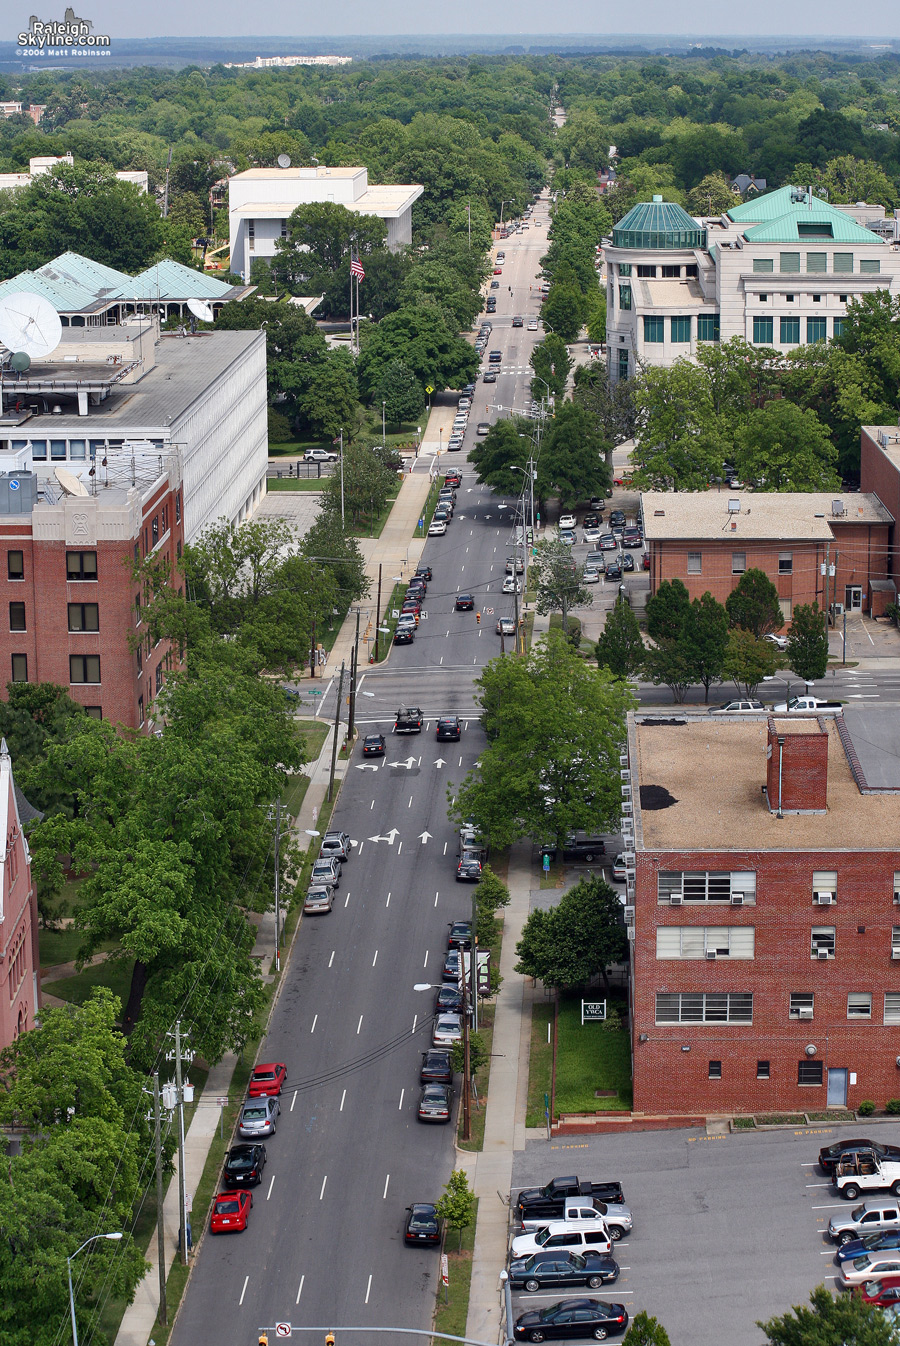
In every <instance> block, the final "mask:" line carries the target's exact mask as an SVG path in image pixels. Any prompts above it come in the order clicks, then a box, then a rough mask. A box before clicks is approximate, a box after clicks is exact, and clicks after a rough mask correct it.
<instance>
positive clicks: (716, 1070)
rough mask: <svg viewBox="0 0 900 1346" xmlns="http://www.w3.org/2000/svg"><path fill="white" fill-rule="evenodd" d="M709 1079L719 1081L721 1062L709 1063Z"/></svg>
mask: <svg viewBox="0 0 900 1346" xmlns="http://www.w3.org/2000/svg"><path fill="white" fill-rule="evenodd" d="M709 1078H710V1079H711V1080H720V1079H721V1078H722V1062H721V1061H710V1063H709Z"/></svg>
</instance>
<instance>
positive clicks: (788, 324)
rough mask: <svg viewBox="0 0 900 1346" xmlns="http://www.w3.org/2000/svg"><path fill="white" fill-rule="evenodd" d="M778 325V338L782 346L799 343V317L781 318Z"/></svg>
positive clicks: (797, 344)
mask: <svg viewBox="0 0 900 1346" xmlns="http://www.w3.org/2000/svg"><path fill="white" fill-rule="evenodd" d="M779 327H780V337H779V340H780V341H781V344H782V346H799V345H800V319H799V318H782V319H781V321H780V324H779Z"/></svg>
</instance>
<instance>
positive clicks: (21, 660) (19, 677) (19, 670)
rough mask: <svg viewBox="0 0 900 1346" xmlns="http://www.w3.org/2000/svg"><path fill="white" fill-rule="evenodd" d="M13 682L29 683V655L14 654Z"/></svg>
mask: <svg viewBox="0 0 900 1346" xmlns="http://www.w3.org/2000/svg"><path fill="white" fill-rule="evenodd" d="M12 680H13V682H27V681H28V655H27V654H14V655H13V656H12Z"/></svg>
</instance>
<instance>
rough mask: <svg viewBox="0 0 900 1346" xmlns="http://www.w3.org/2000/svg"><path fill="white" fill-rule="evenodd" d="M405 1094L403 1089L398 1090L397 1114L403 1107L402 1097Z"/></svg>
mask: <svg viewBox="0 0 900 1346" xmlns="http://www.w3.org/2000/svg"><path fill="white" fill-rule="evenodd" d="M405 1093H406V1090H405V1089H401V1090H400V1102H399V1103H398V1104H397V1111H398V1112H399V1111H400V1109H401V1108H402V1107H403V1095H404V1094H405Z"/></svg>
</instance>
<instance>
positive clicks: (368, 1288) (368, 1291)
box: [366, 1276, 372, 1304]
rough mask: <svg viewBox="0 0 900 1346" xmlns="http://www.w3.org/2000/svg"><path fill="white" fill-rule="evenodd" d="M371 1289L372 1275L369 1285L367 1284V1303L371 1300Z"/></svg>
mask: <svg viewBox="0 0 900 1346" xmlns="http://www.w3.org/2000/svg"><path fill="white" fill-rule="evenodd" d="M371 1289H372V1277H371V1276H369V1283H368V1285H367V1286H366V1303H367V1304H368V1302H369V1293H370V1291H371Z"/></svg>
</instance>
